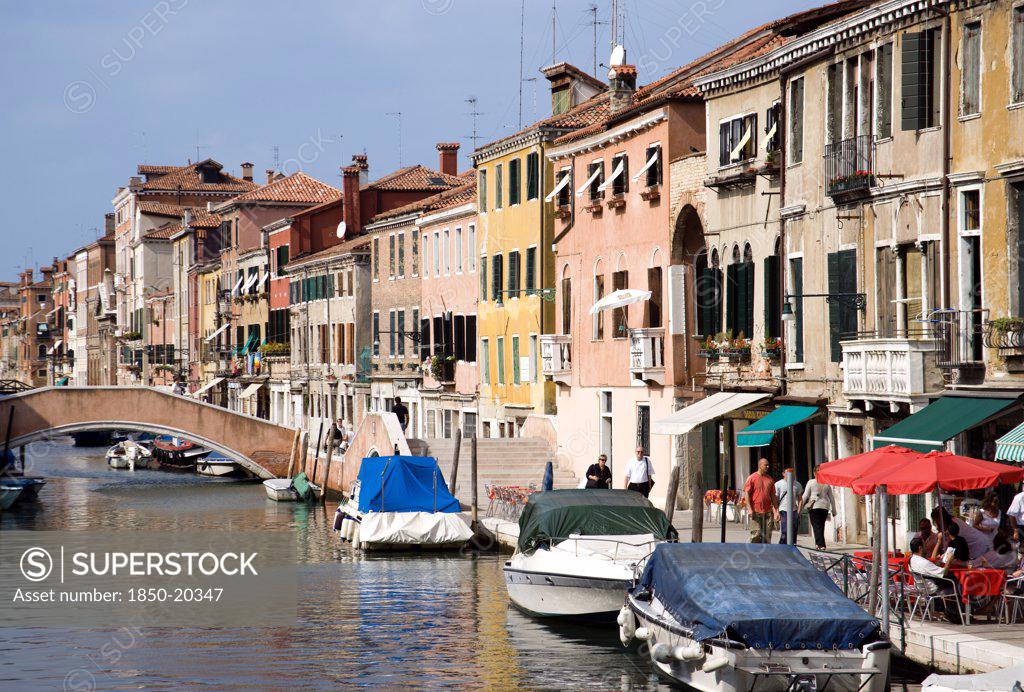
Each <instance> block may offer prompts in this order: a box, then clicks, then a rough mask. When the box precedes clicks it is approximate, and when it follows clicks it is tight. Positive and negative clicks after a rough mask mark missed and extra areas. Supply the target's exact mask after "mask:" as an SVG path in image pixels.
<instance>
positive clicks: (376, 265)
mask: <svg viewBox="0 0 1024 692" xmlns="http://www.w3.org/2000/svg"><path fill="white" fill-rule="evenodd" d="M373 280H374V281H379V280H380V238H374V239H373Z"/></svg>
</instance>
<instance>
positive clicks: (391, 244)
mask: <svg viewBox="0 0 1024 692" xmlns="http://www.w3.org/2000/svg"><path fill="white" fill-rule="evenodd" d="M395 269H396V265H395V236H394V235H389V236H388V276H389V277H391V278H392V279H393V278H395Z"/></svg>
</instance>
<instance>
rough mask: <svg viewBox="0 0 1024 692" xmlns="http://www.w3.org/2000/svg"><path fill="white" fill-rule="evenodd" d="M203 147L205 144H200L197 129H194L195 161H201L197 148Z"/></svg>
mask: <svg viewBox="0 0 1024 692" xmlns="http://www.w3.org/2000/svg"><path fill="white" fill-rule="evenodd" d="M205 148H206V145H205V144H200V143H199V130H196V161H197V162H198V161H202V159H201V158H200V154H199V150H200V149H205Z"/></svg>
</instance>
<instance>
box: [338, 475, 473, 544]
mask: <svg viewBox="0 0 1024 692" xmlns="http://www.w3.org/2000/svg"><path fill="white" fill-rule="evenodd" d="M334 524H335V528H336V530H338V531H339V533H340V535H341V540H343V541H348V542H351V543H352V544H353V545H355V546H356V547H359V548H362V549H364V550H388V549H390V550H409V549H427V550H445V549H456V548H460V547H462V546H463V545H465V544H466V541H468V540H469V539H470V538H472V537H473V531H472V530H471V529H470V526H469V520H468V519H467V518H466V517H465V516H464V514H463V512H462V507H461V506H460V505H459V501H458V500H456V499H455V497H453V496H452V494H451V492H449V490H448V485H447V484H446V483H445V481H444V476H443V475H442V474H441V469H440V468H438V465H437V460H436V459H434V458H433V457H412V456H390V457H367V458H365V459H363V460H362V463H361V464H360V466H359V477H358V479H357V480H356V481H355V483H354V484H353V486H352V488H351V490H350V492H349V497H348V499H347V501H346V502H344V503H342V504H341V505H340V506H339V507H338V509H337V511H336V513H335V522H334Z"/></svg>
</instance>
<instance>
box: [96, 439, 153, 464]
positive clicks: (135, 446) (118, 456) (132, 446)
mask: <svg viewBox="0 0 1024 692" xmlns="http://www.w3.org/2000/svg"><path fill="white" fill-rule="evenodd" d="M152 459H153V453H152V452H151V451H150V450H149V449H147V448H146V447H144V446H143V445H140V444H139V443H137V442H134V441H132V440H125V441H123V442H118V443H117V444H116V445H114V446H113V447H111V448H110V449H108V450H107V463H108V464H110V467H111V468H115V469H127V470H129V471H134V470H135V469H145V468H149V467H150V465H151V462H152Z"/></svg>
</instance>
